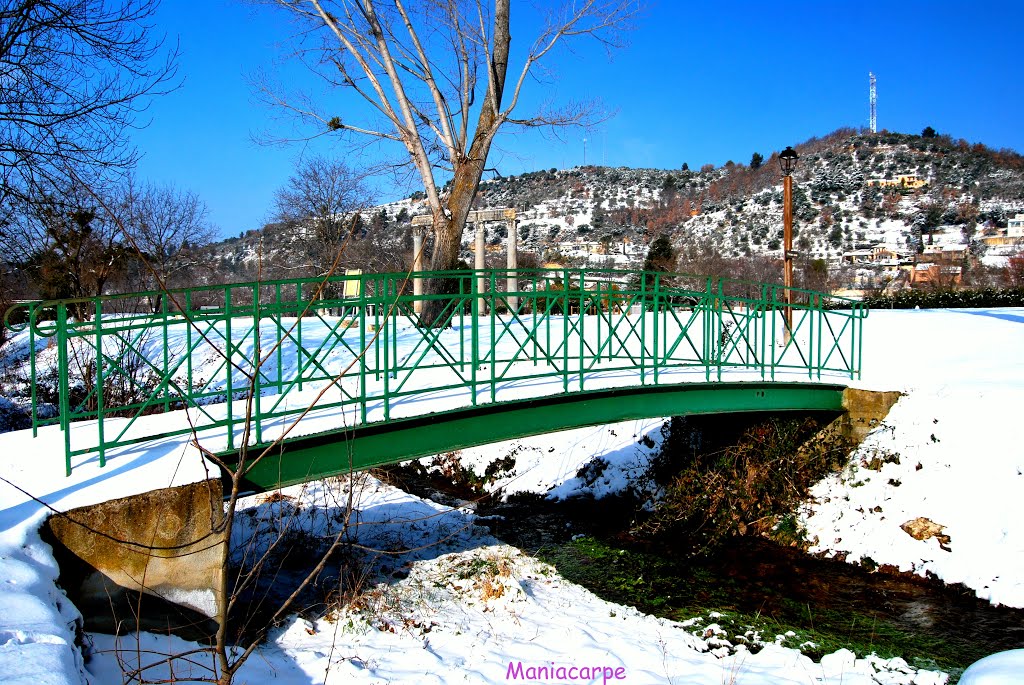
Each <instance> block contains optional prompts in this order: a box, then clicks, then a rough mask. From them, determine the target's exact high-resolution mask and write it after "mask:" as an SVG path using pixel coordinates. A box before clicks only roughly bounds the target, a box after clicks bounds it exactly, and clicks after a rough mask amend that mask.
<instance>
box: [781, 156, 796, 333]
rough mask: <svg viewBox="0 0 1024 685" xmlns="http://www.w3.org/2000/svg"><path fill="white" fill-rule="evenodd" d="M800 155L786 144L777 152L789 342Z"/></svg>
mask: <svg viewBox="0 0 1024 685" xmlns="http://www.w3.org/2000/svg"><path fill="white" fill-rule="evenodd" d="M798 159H800V155H798V154H797V153H796V150H794V149H793V148H792V146H787V147H786V149H785V150H783V151H782V152H780V153H779V167H780V168H781V169H782V230H783V233H782V256H783V261H782V263H783V273H782V285H783V287H784V289H785V294H784V297H785V300H786V308H785V309H784V310H783V318H784V319H785V321H786V330H785V332H784V334H783V340H784V342H785V343H787V344H788V343H789V340H790V337H791V336H792V335H793V308H792V306H791V305H792V304H793V292H792V290H791V288H792V287H793V257H795V256H796V253H795V252H793V176H792V173H793V169H795V168H796V162H797V160H798Z"/></svg>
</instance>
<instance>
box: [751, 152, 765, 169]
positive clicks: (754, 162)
mask: <svg viewBox="0 0 1024 685" xmlns="http://www.w3.org/2000/svg"><path fill="white" fill-rule="evenodd" d="M762 164H764V157H763V156H762V155H761V153H760V152H755V153H754V154H753V156H751V158H750V168H751V169H760V168H761V165H762Z"/></svg>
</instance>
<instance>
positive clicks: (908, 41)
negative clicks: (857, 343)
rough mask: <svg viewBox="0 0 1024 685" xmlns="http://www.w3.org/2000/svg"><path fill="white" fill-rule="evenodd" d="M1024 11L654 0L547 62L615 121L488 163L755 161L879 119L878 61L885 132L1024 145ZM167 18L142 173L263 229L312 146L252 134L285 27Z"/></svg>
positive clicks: (1010, 7) (504, 141) (298, 79)
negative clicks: (270, 141) (260, 89)
mask: <svg viewBox="0 0 1024 685" xmlns="http://www.w3.org/2000/svg"><path fill="white" fill-rule="evenodd" d="M539 1H540V4H542V5H543V0H539ZM518 10H522V11H523V12H524V13H525V12H527V11H528V10H529V3H526V2H524V1H523V0H513V13H514V14H513V43H514V44H515V43H516V40H517V38H518V36H519V35H522V36H523V38H524V39H525V38H526V37H527V36H528V29H527V28H526V27H522V26H519V24H517V23H516V19H515V18H516V14H515V13H516V12H517V11H518ZM1022 20H1024V3H1020V2H1016V1H1009V0H1007V1H989V0H980V1H976V2H971V3H963V2H951V1H948V0H936V1H934V2H921V1H916V2H915V1H909V2H902V3H892V2H878V1H872V0H862V1H861V2H853V1H850V2H847V1H845V0H844V1H829V0H820V1H816V2H799V1H796V2H772V3H769V2H762V1H752V2H747V1H729V0H719V1H718V2H690V1H689V0H677V1H674V0H661V1H660V2H657V1H655V2H651V3H649V4H648V6H647V7H646V9H645V10H644V11H643V13H642V15H641V16H640V18H639V19H638V20H637V22H636V27H635V29H634V30H633V31H632V32H631V33H630V34H629V36H628V39H629V43H630V44H629V46H628V47H625V48H624V49H621V50H617V51H615V52H613V53H612V55H611V59H610V60H609V58H608V57H607V56H606V54H605V51H604V50H603V49H601V48H600V47H598V46H596V45H594V44H593V43H587V42H585V41H584V42H577V43H574V44H573V47H574V51H573V52H572V53H566V52H563V53H559V54H558V55H556V56H555V59H554V60H552V61H551V62H550V63H549V64H548V66H549V67H551V68H552V69H554V71H555V76H554V79H555V80H554V81H552V82H550V83H547V84H534V85H533V86H532V87H533V91H532V92H531V93H529V97H531V98H546V97H551V96H552V95H554V97H555V101H556V102H566V101H569V100H573V99H575V100H584V99H591V98H598V99H600V100H601V102H602V103H603V105H604V106H605V107H606V108H607V109H608V110H609V111H613V112H614V113H615V115H614V117H613V118H611V119H610V120H608V121H607V122H606V123H604V124H602V125H601V126H599V127H596V128H594V129H592V130H589V131H583V130H579V129H570V130H565V131H562V132H561V133H560V134H559V135H560V139H556V138H553V137H552V136H550V135H547V136H542V135H540V134H538V133H536V132H533V133H529V134H516V135H509V136H504V137H503V138H501V139H499V142H498V145H497V148H496V149H494V150H492V155H491V159H490V164H489V165H490V166H495V167H497V168H498V169H499V171H501V173H503V174H506V175H507V174H517V173H521V172H523V171H530V170H534V169H546V168H551V167H558V168H564V167H571V166H575V165H578V164H581V163H583V161H584V159H583V156H584V147H585V148H586V161H587V162H588V163H591V164H606V165H610V166H619V165H625V166H634V167H641V166H643V167H658V168H679V167H680V166H681V165H682V164H683V162H686V163H688V164H689V165H690V167H691V168H699V167H700V166H701V165H703V164H707V163H712V164H715V165H720V164H723V163H725V162H726V161H727V160H730V159H731V160H734V161H736V162H743V163H746V162H749V160H750V157H751V155H752V153H754V152H755V151H756V152H760V153H761V154H763V155H765V156H766V157H767V156H768V155H769V154H770V153H771V152H772V151H773V150H779V149H781V148H783V147H785V146H786V145H790V144H795V143H798V142H801V141H803V140H806V139H807V138H810V137H811V136H820V135H824V134H826V133H828V132H830V131H833V130H835V129H836V128H839V127H842V126H853V127H860V126H867V124H868V72H869V71H873V72H874V73H875V75H876V76H877V79H878V127H879V129H882V128H886V129H889V130H892V131H901V132H910V133H919V132H920V131H921V129H923V128H924V127H925V126H932V127H933V128H935V129H936V130H937V131H939V132H940V133H949V134H950V135H952V136H953V137H954V138H966V139H967V140H969V141H971V142H982V143H985V144H987V145H990V146H992V147H996V148H1000V147H1008V148H1012V149H1015V150H1017V151H1022V152H1024V126H1021V121H1022V116H1021V113H1022V112H1024V87H1022V86H1024V75H1022V74H1024V70H1022V68H1021V67H1022V65H1024V58H1022V57H1021V52H1020V35H1019V28H1020V26H1021V25H1022V23H1024V22H1022ZM156 22H157V27H158V29H160V30H162V31H164V32H166V33H167V35H168V41H169V42H174V41H175V40H176V41H178V42H179V44H180V48H181V52H182V57H181V60H180V74H181V75H182V76H183V77H184V79H185V82H184V85H183V86H182V87H181V88H180V89H178V90H176V91H174V92H173V93H171V94H169V95H165V96H162V97H159V98H157V99H155V100H154V101H153V103H152V104H151V106H150V108H149V110H148V111H147V113H146V115H145V118H146V119H147V120H148V122H149V123H148V125H147V126H146V127H145V128H143V129H141V130H139V131H136V132H135V133H134V134H133V140H134V142H135V144H136V145H137V146H138V147H139V149H140V151H141V152H142V153H143V154H144V158H143V161H142V163H141V165H140V169H139V174H140V175H141V176H142V177H144V178H147V179H150V180H154V181H160V182H173V183H175V184H177V185H178V186H180V187H183V188H188V189H190V190H193V191H195V192H196V193H198V194H199V195H200V196H201V197H202V199H203V200H204V201H205V202H206V204H207V205H208V206H209V208H210V216H211V220H212V221H213V222H214V223H215V224H216V225H217V226H218V228H219V229H220V231H221V233H222V234H223V235H225V236H230V235H237V234H238V233H239V232H241V231H244V230H248V229H252V228H258V227H260V226H261V225H262V224H263V223H264V222H265V221H266V220H267V219H268V218H269V217H270V214H271V211H272V201H273V193H274V191H275V190H276V189H277V188H279V187H280V186H281V185H282V184H283V183H284V182H285V181H286V180H287V178H288V176H289V174H290V173H291V171H292V169H293V166H294V164H295V162H296V160H297V159H298V158H299V156H300V155H301V154H303V153H304V152H309V151H310V148H308V147H305V146H302V145H299V144H292V145H284V146H265V145H259V144H257V143H256V142H254V138H255V137H258V136H260V135H261V134H263V133H269V134H271V135H278V136H286V135H288V134H289V132H291V131H292V127H293V124H292V122H290V121H289V120H287V119H282V112H280V111H275V110H274V109H272V108H269V107H267V106H265V105H263V104H261V103H260V102H259V101H258V100H257V98H256V97H255V94H254V91H253V88H252V86H251V83H250V82H251V78H252V77H253V76H254V74H256V73H257V72H258V71H260V70H265V71H269V72H271V73H273V72H274V71H275V70H276V69H278V67H277V66H275V63H276V62H279V61H280V57H281V55H282V54H283V50H284V47H283V46H282V44H281V43H282V41H284V40H286V39H287V37H288V36H289V29H288V26H287V25H286V23H284V22H282V17H281V15H279V14H278V13H276V12H274V11H271V10H270V8H267V7H263V6H260V5H258V4H251V3H244V2H241V1H237V0H236V1H229V0H207V1H206V2H198V1H191V0H163V1H162V5H161V9H160V12H159V14H158V16H157V18H156ZM517 27H518V28H517ZM283 69H284V71H283V72H281V73H282V74H283V76H282V78H283V79H284V80H286V81H288V82H289V83H294V84H296V85H301V84H302V83H303V82H304V80H305V78H306V75H305V73H304V72H303V71H302V70H301V69H299V68H296V66H295V65H294V63H288V62H285V65H284V67H283ZM584 138H586V139H587V143H586V146H584V143H583V139H584ZM312 149H313V151H316V152H322V153H326V154H337V155H339V156H345V159H346V161H348V163H349V164H350V165H352V166H359V164H360V162H361V161H366V160H361V159H360V157H359V156H358V155H356V156H354V155H352V154H351V153H348V152H347V151H346V150H344V149H343V148H342V147H340V146H331V145H327V144H318V145H316V146H315V147H314V148H312ZM363 154H364V156H366V159H367V160H368V159H370V156H371V155H372V154H373V153H372V151H367V152H365V153H363ZM375 188H376V193H377V199H378V200H380V201H389V200H394V199H398V198H401V197H404V196H407V195H408V194H409V193H410V192H412V191H413V190H416V187H415V186H414V185H408V184H405V185H400V184H396V183H395V182H394V180H393V179H390V178H387V179H380V180H378V181H377V182H376V184H375Z"/></svg>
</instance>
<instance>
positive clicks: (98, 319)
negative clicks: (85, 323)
mask: <svg viewBox="0 0 1024 685" xmlns="http://www.w3.org/2000/svg"><path fill="white" fill-rule="evenodd" d="M93 325H94V327H95V329H96V436H97V440H98V441H99V442H98V445H99V458H100V467H101V468H102V467H104V466H106V465H107V450H106V439H105V437H104V433H103V389H104V388H103V384H104V378H103V305H102V304H101V301H100V300H99V299H97V300H96V302H95V307H94V311H93ZM165 339H166V338H165ZM164 347H165V348H166V344H165V345H164ZM165 354H166V353H165Z"/></svg>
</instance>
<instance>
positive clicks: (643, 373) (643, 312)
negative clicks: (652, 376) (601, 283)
mask: <svg viewBox="0 0 1024 685" xmlns="http://www.w3.org/2000/svg"><path fill="white" fill-rule="evenodd" d="M647 275H648V274H647V272H646V271H644V272H642V273H641V274H640V385H647V370H646V368H645V367H644V360H645V359H646V358H647V307H648V302H647Z"/></svg>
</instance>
